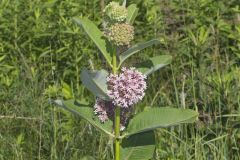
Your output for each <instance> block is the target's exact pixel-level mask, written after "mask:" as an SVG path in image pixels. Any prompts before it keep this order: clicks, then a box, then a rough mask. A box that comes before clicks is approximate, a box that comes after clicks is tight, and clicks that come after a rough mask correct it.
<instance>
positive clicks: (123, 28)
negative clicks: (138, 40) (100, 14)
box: [104, 2, 134, 47]
mask: <svg viewBox="0 0 240 160" xmlns="http://www.w3.org/2000/svg"><path fill="white" fill-rule="evenodd" d="M127 13H128V11H127V9H126V7H125V6H120V5H119V3H117V2H110V3H109V4H108V5H107V6H106V7H105V9H104V17H105V24H106V25H105V28H104V34H105V36H106V38H107V39H108V40H109V41H110V42H111V43H113V44H114V45H116V46H118V47H120V46H129V45H130V42H131V41H132V40H133V38H134V27H133V26H131V25H130V24H128V23H126V18H127Z"/></svg>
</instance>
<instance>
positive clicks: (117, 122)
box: [112, 48, 120, 160]
mask: <svg viewBox="0 0 240 160" xmlns="http://www.w3.org/2000/svg"><path fill="white" fill-rule="evenodd" d="M112 65H113V68H112V71H113V74H117V71H118V69H117V52H116V48H115V49H114V53H113V61H112ZM114 117H115V120H114V122H115V125H114V133H115V139H114V143H115V160H120V139H119V137H120V107H119V106H116V109H115V116H114Z"/></svg>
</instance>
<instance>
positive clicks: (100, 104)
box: [94, 98, 115, 122]
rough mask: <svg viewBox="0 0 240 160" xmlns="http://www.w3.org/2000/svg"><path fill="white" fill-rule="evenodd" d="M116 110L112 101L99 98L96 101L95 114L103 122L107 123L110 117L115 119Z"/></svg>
mask: <svg viewBox="0 0 240 160" xmlns="http://www.w3.org/2000/svg"><path fill="white" fill-rule="evenodd" d="M114 109H115V107H114V105H113V103H112V102H111V101H104V100H101V99H99V98H97V99H96V103H95V105H94V113H95V114H96V115H97V116H98V118H99V120H100V121H101V122H105V121H107V120H108V119H109V117H113V116H114Z"/></svg>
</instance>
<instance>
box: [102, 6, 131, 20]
mask: <svg viewBox="0 0 240 160" xmlns="http://www.w3.org/2000/svg"><path fill="white" fill-rule="evenodd" d="M103 12H104V15H105V17H106V18H107V19H108V20H109V21H110V22H123V21H125V20H126V18H127V9H126V8H125V7H124V6H120V5H119V3H117V2H110V3H109V4H108V5H107V6H106V7H105V9H104V11H103Z"/></svg>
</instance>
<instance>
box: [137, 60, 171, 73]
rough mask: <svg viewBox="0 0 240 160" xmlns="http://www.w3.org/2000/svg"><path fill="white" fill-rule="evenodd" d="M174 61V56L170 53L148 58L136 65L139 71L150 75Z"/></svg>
mask: <svg viewBox="0 0 240 160" xmlns="http://www.w3.org/2000/svg"><path fill="white" fill-rule="evenodd" d="M171 61H172V56H169V55H161V56H155V57H152V58H149V59H148V60H146V61H144V62H142V63H139V64H137V65H136V68H137V70H138V71H140V72H142V73H144V74H145V75H147V76H148V75H149V74H151V73H153V72H155V71H157V70H159V69H160V68H162V67H164V66H166V65H168V64H170V63H171Z"/></svg>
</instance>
